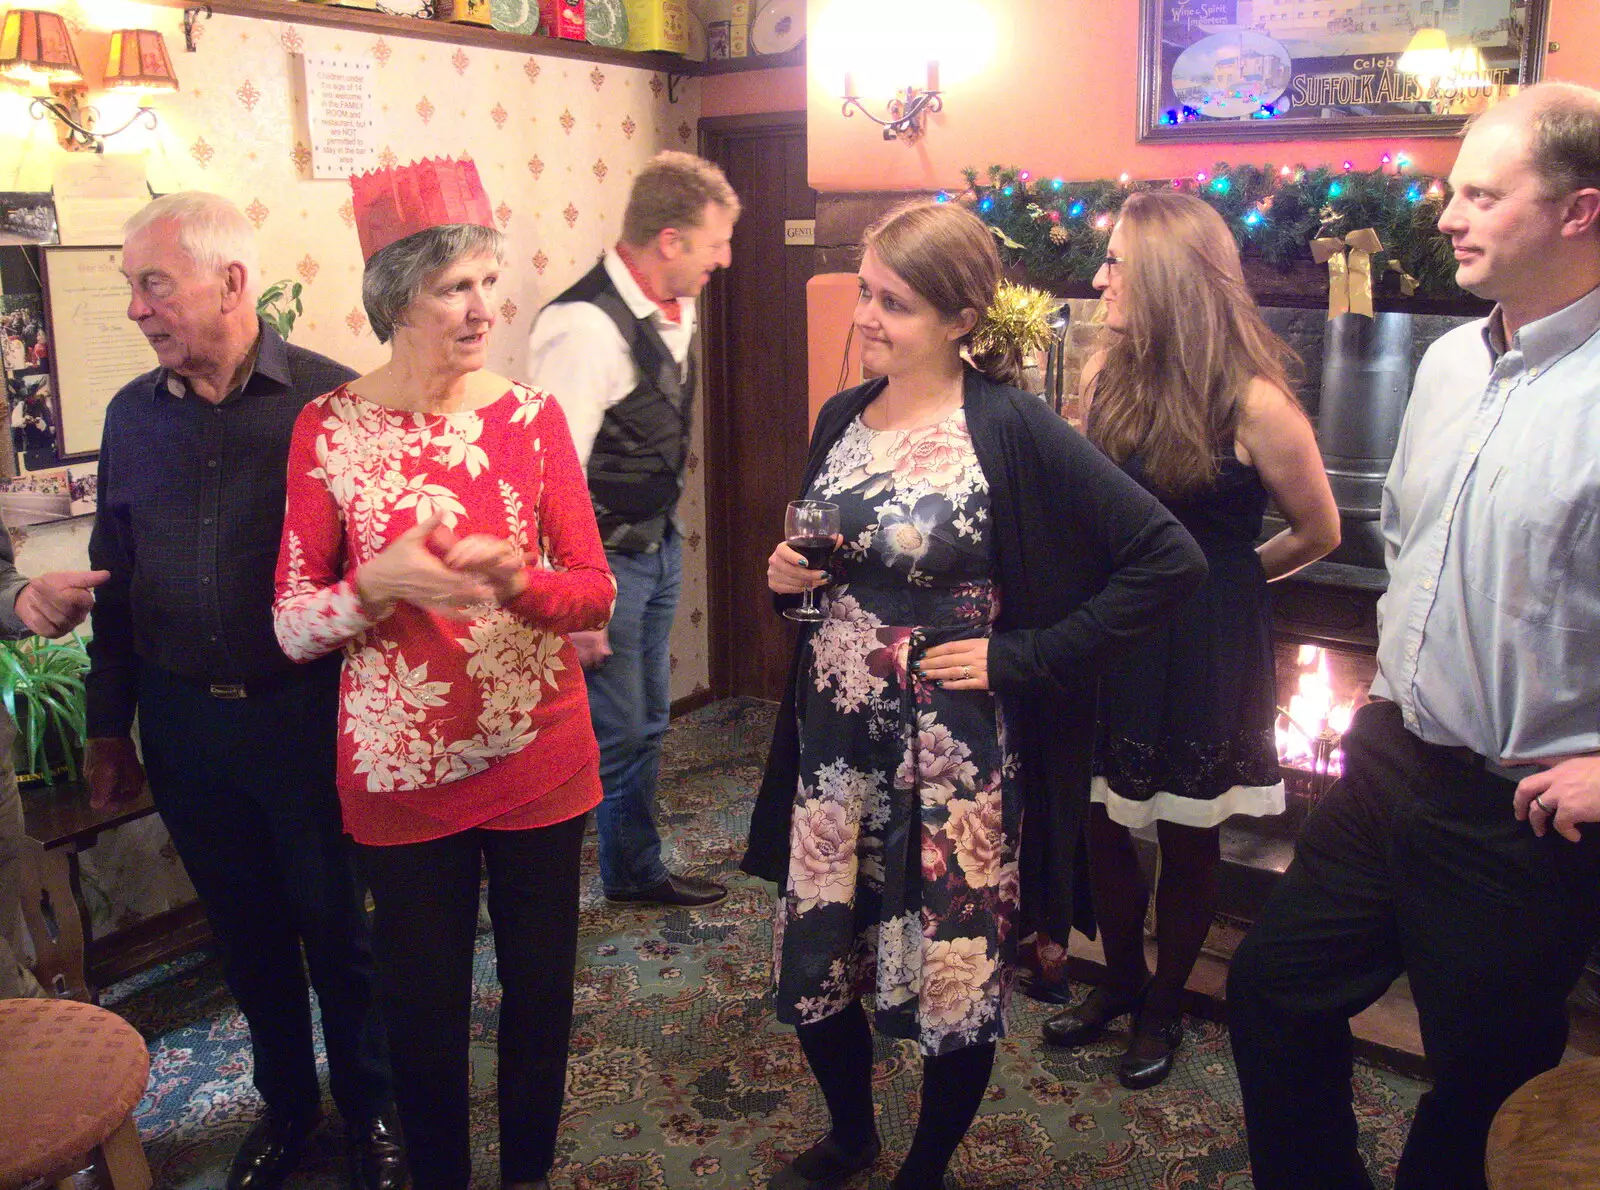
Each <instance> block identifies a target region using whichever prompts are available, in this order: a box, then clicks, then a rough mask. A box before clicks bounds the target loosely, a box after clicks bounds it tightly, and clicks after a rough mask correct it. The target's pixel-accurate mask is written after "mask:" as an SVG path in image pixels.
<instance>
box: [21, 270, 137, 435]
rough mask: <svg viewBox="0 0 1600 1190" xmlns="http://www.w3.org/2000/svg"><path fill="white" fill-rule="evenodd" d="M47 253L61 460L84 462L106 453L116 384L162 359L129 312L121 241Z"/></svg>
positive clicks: (46, 287) (47, 303)
mask: <svg viewBox="0 0 1600 1190" xmlns="http://www.w3.org/2000/svg"><path fill="white" fill-rule="evenodd" d="M43 257H44V269H43V281H44V310H45V324H46V326H47V327H48V328H49V332H50V341H51V351H50V379H51V385H52V387H53V388H54V389H55V410H56V443H57V449H58V453H59V455H60V461H61V462H63V463H70V462H79V461H82V460H85V459H92V458H97V457H98V456H99V453H100V431H101V429H102V428H103V427H104V425H105V415H106V406H107V405H108V404H110V402H111V398H112V397H113V396H115V395H116V392H117V390H118V389H119V388H121V387H122V386H123V385H125V384H127V383H128V381H130V380H132V379H133V378H134V377H135V376H139V375H141V374H143V373H145V372H148V371H149V370H150V369H151V368H153V367H154V366H155V362H156V361H155V356H154V354H153V353H152V352H151V350H150V344H149V343H148V342H147V341H146V340H145V337H144V335H143V334H141V333H140V331H139V328H138V327H137V326H135V325H134V324H133V323H132V322H131V321H129V319H128V282H127V280H126V279H125V278H124V277H123V275H122V268H121V265H122V249H121V248H114V247H104V248H78V247H70V248H69V247H51V248H45V249H43Z"/></svg>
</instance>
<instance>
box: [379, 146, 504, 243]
mask: <svg viewBox="0 0 1600 1190" xmlns="http://www.w3.org/2000/svg"><path fill="white" fill-rule="evenodd" d="M350 190H351V193H352V194H353V196H354V201H355V213H356V234H357V235H358V236H360V237H361V259H362V260H363V261H368V260H371V259H372V258H373V257H374V256H376V255H377V254H378V252H379V251H380V250H382V249H384V248H387V247H388V246H389V245H390V244H392V243H394V242H395V241H396V240H403V239H405V238H406V237H407V236H409V235H415V234H416V233H417V232H419V231H427V230H428V228H430V227H441V226H444V225H445V224H450V223H473V224H476V225H478V226H479V227H493V226H494V215H493V214H492V213H491V212H490V210H489V196H488V195H486V194H485V193H484V192H483V183H482V182H480V181H479V180H478V167H477V166H476V165H474V164H473V163H472V162H471V161H454V160H451V159H450V158H448V157H435V158H433V159H432V160H431V161H430V160H423V161H413V162H412V163H411V164H410V165H402V166H398V167H395V168H391V169H380V170H374V171H373V172H372V173H367V174H352V175H351V177H350Z"/></svg>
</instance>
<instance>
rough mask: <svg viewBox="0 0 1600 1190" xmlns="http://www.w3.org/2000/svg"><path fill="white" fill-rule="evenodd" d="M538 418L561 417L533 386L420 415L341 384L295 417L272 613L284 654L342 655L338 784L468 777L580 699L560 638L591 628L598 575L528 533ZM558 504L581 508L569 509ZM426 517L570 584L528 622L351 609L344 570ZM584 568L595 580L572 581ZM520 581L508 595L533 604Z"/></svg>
mask: <svg viewBox="0 0 1600 1190" xmlns="http://www.w3.org/2000/svg"><path fill="white" fill-rule="evenodd" d="M551 419H554V420H555V421H560V420H561V419H560V418H559V411H558V410H557V407H556V406H555V405H554V403H553V402H552V401H551V400H550V398H549V397H548V396H546V395H545V394H544V393H541V392H538V391H536V390H533V389H529V388H526V387H524V386H522V385H512V386H511V387H510V389H509V390H508V391H507V393H506V394H505V396H503V397H501V398H500V399H499V400H497V401H494V402H492V403H491V404H489V405H486V406H483V407H482V408H479V409H474V410H468V411H463V412H456V413H444V414H433V415H427V414H422V413H407V412H402V411H397V410H393V409H389V408H386V407H384V406H381V405H377V404H375V403H373V402H371V401H368V400H366V399H364V398H362V397H359V396H357V395H356V394H354V393H352V392H350V391H349V390H348V389H344V388H340V389H337V390H335V391H334V392H332V393H329V394H327V395H326V396H323V397H319V398H317V399H316V400H315V401H312V402H311V403H310V404H308V405H307V406H306V409H305V410H304V411H303V412H302V413H301V416H300V420H299V422H298V423H297V425H296V429H295V441H294V447H293V449H292V452H291V461H290V484H291V497H290V513H291V515H290V516H289V517H288V518H287V519H286V521H285V532H284V544H283V549H282V551H281V553H280V559H279V578H278V595H277V599H276V600H275V603H274V609H273V612H274V622H275V627H276V630H277V634H278V640H279V643H280V644H281V645H282V646H283V648H284V651H285V652H286V653H287V654H288V655H289V656H290V657H293V658H295V659H296V660H310V659H312V658H314V657H318V656H321V655H322V654H324V653H327V652H330V651H332V650H333V649H336V648H342V649H343V650H344V653H345V667H344V675H343V680H342V691H341V710H342V716H341V726H342V731H341V737H342V738H341V741H340V745H341V746H340V772H341V779H342V780H345V779H351V780H354V781H356V782H357V783H358V784H359V785H360V786H361V787H363V788H365V789H367V790H369V791H374V792H392V791H396V790H412V789H420V788H426V787H430V786H434V785H441V784H444V783H447V782H450V781H457V780H460V779H462V778H464V777H469V776H472V775H474V774H476V773H480V772H482V771H483V770H485V769H487V768H488V767H489V766H490V765H492V764H494V763H495V762H496V761H497V760H501V759H503V758H505V757H509V756H512V755H515V754H516V753H519V752H521V751H523V750H524V749H525V748H527V747H528V746H529V745H530V744H532V743H533V742H534V741H535V740H536V739H538V738H539V735H540V727H541V722H542V721H543V720H544V719H545V718H547V716H545V715H543V714H542V711H541V708H542V706H543V705H544V704H545V703H546V701H547V699H549V698H550V697H551V696H554V695H556V694H557V693H563V694H574V695H577V696H579V697H581V693H582V686H581V682H580V681H578V680H577V679H576V669H577V667H576V657H575V655H572V656H564V655H563V654H564V651H567V650H570V648H571V646H570V645H568V644H567V642H566V640H565V638H564V636H563V635H562V632H563V631H573V630H576V629H579V628H589V627H594V626H597V625H598V624H603V623H604V622H605V619H606V615H605V612H606V611H607V610H608V609H609V601H610V597H611V596H612V595H613V594H614V592H615V584H614V583H612V582H611V581H610V576H609V575H604V571H603V567H599V566H597V565H596V564H595V563H588V562H586V561H585V560H582V559H579V558H577V557H574V556H568V557H565V558H561V557H559V556H555V557H553V555H552V543H551V542H550V541H549V540H546V539H545V538H544V535H543V530H542V527H541V525H540V516H541V514H540V512H539V509H540V508H541V505H543V504H544V503H545V502H546V501H547V500H549V499H550V498H551V494H550V493H549V492H548V491H547V490H546V487H545V483H544V478H545V477H544V467H545V452H544V451H543V449H542V444H541V440H540V436H539V435H540V433H541V432H542V428H548V427H546V422H547V421H548V420H551ZM562 432H563V433H564V432H565V431H564V427H563V430H562ZM491 440H492V443H494V444H496V445H495V451H494V453H491V450H490V449H487V448H486V445H487V444H490V443H491ZM570 450H571V447H570V440H569V442H568V444H567V451H569V452H570ZM572 462H574V463H575V458H574V459H573V460H572ZM573 494H574V495H578V496H579V497H580V498H585V496H586V494H584V493H582V492H581V489H579V490H577V491H575V492H574V493H573ZM563 509H564V512H563V515H588V516H592V513H588V512H587V504H586V503H585V504H584V505H582V506H581V507H579V508H577V509H565V506H564V505H563ZM313 510H315V515H312V512H313ZM434 516H437V517H439V518H440V522H441V524H443V525H445V526H446V527H449V528H452V529H456V528H459V529H461V530H462V531H463V532H471V533H487V534H490V535H493V536H497V537H503V538H506V539H508V540H510V541H512V542H514V543H515V544H516V545H517V546H518V547H519V548H520V549H521V550H522V552H523V554H524V556H525V557H526V558H527V560H528V563H529V565H530V566H532V567H534V568H536V570H545V571H550V570H561V571H563V572H565V573H564V575H563V577H564V578H567V577H570V578H571V579H572V580H573V581H571V582H567V583H565V584H564V585H565V586H566V587H568V588H570V589H571V590H570V593H569V595H568V596H567V597H564V598H562V599H559V600H556V601H555V602H554V603H551V602H548V601H546V602H544V603H541V604H540V612H541V614H540V615H539V617H538V619H539V621H540V622H539V623H537V624H536V623H534V622H530V619H529V617H528V615H526V614H519V609H518V606H517V605H518V603H519V602H520V600H519V601H513V603H512V604H511V605H508V606H504V607H502V606H496V605H494V604H484V605H482V606H481V607H479V608H474V609H468V612H469V614H468V616H467V618H466V619H465V620H460V621H458V620H447V619H445V618H443V617H437V616H433V615H431V614H429V613H427V612H423V611H420V610H419V609H417V608H414V607H412V606H410V605H408V604H400V605H399V606H398V607H397V608H396V609H395V610H394V612H393V613H392V614H391V615H390V617H389V618H388V619H386V620H384V621H383V622H381V623H380V622H377V621H373V620H371V619H369V618H367V617H366V616H365V614H364V613H363V611H362V608H361V601H360V599H359V597H358V596H357V595H356V592H355V589H354V586H353V584H352V581H351V577H350V576H353V574H354V573H355V569H356V567H357V566H358V565H359V564H360V563H362V562H364V561H366V560H367V559H369V558H371V557H373V556H374V555H376V554H378V553H379V552H381V551H382V550H383V549H384V548H385V547H386V546H387V545H388V544H389V543H390V542H391V541H392V540H393V539H394V538H395V537H397V536H398V535H399V534H401V533H403V532H405V531H406V530H408V529H410V528H411V527H412V526H413V525H415V524H418V523H420V522H422V521H425V520H428V519H430V518H432V517H434ZM310 534H315V535H316V544H312V543H311V542H310V541H309V540H308V535H310ZM569 548H570V545H569ZM591 568H594V569H595V570H596V574H595V576H594V581H593V582H589V581H587V579H586V578H584V579H583V580H582V581H580V572H581V571H582V570H585V569H591ZM529 573H530V574H536V572H535V571H530V572H529ZM601 575H604V577H603V578H602V577H600V576H601ZM544 577H545V578H546V579H553V578H554V577H555V576H554V575H545V576H544ZM534 581H535V580H534V579H533V578H530V580H529V582H530V594H529V595H527V596H525V597H522V598H529V599H532V598H538V597H537V596H534V595H533V594H532V590H533V583H534ZM579 588H583V589H582V590H580V589H579ZM523 610H526V609H523ZM547 614H548V615H550V617H551V618H550V619H548V620H547V619H546V615H547ZM564 621H570V622H564Z"/></svg>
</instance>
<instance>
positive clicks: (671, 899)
mask: <svg viewBox="0 0 1600 1190" xmlns="http://www.w3.org/2000/svg"><path fill="white" fill-rule="evenodd" d="M727 895H728V890H727V888H726V887H724V886H723V885H720V884H718V883H717V882H716V881H715V880H701V879H700V878H699V877H698V876H679V875H676V874H675V873H672V872H668V873H667V878H666V879H665V880H663V881H662V882H661V883H660V884H657V885H655V886H654V887H653V888H647V889H645V890H644V891H643V892H636V893H607V894H606V900H608V901H611V902H613V903H614V904H618V905H634V904H637V905H673V906H676V907H678V908H683V909H702V908H704V907H705V906H707V905H715V904H716V903H717V902H718V901H720V900H722V898H723V897H725V896H727Z"/></svg>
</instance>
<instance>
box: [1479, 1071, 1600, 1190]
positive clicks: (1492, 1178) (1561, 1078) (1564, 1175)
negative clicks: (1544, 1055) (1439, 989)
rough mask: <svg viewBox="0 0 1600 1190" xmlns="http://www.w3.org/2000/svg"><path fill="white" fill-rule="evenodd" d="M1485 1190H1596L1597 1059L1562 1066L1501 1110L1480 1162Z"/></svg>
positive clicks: (1599, 1136)
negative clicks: (1486, 1185) (1486, 1177)
mask: <svg viewBox="0 0 1600 1190" xmlns="http://www.w3.org/2000/svg"><path fill="white" fill-rule="evenodd" d="M1484 1172H1485V1173H1486V1174H1487V1176H1488V1179H1489V1190H1583V1188H1586V1187H1594V1186H1600V1058H1583V1059H1580V1060H1579V1061H1576V1062H1565V1063H1563V1064H1562V1065H1560V1066H1557V1067H1556V1068H1555V1069H1554V1070H1547V1071H1545V1072H1544V1073H1543V1074H1541V1075H1539V1076H1537V1077H1536V1078H1532V1079H1529V1080H1528V1081H1527V1082H1525V1083H1523V1084H1522V1086H1520V1087H1519V1088H1517V1090H1516V1091H1515V1092H1514V1093H1513V1094H1512V1096H1511V1098H1509V1099H1507V1100H1506V1101H1505V1102H1504V1103H1503V1104H1501V1105H1500V1110H1499V1111H1498V1112H1496V1113H1495V1117H1494V1123H1493V1124H1492V1125H1491V1126H1490V1128H1489V1148H1488V1152H1487V1155H1486V1157H1485V1160H1484Z"/></svg>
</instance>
